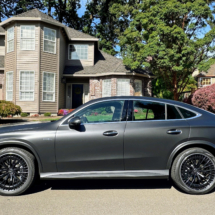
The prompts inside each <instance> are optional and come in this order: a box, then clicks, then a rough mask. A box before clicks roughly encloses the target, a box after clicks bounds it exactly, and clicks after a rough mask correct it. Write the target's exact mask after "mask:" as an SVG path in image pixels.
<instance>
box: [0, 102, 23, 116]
mask: <svg viewBox="0 0 215 215" xmlns="http://www.w3.org/2000/svg"><path fill="white" fill-rule="evenodd" d="M21 112H22V109H21V107H20V106H18V105H15V104H14V103H13V102H9V101H5V100H0V116H1V117H7V116H10V115H12V116H14V115H19V114H21Z"/></svg>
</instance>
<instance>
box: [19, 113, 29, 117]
mask: <svg viewBox="0 0 215 215" xmlns="http://www.w3.org/2000/svg"><path fill="white" fill-rule="evenodd" d="M27 116H29V114H28V113H24V112H22V113H21V117H27Z"/></svg>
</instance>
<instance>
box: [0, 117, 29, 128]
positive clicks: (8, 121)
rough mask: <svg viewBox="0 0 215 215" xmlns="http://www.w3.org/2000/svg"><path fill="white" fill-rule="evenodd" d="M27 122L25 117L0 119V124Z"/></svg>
mask: <svg viewBox="0 0 215 215" xmlns="http://www.w3.org/2000/svg"><path fill="white" fill-rule="evenodd" d="M23 122H29V121H28V120H27V119H14V118H13V119H0V126H4V125H9V124H17V123H23Z"/></svg>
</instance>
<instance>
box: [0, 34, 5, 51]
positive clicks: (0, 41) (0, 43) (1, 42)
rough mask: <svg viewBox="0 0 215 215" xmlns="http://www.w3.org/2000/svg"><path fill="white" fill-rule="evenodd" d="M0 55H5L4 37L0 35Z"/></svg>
mask: <svg viewBox="0 0 215 215" xmlns="http://www.w3.org/2000/svg"><path fill="white" fill-rule="evenodd" d="M0 55H5V36H4V35H0Z"/></svg>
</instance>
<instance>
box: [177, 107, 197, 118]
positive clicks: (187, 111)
mask: <svg viewBox="0 0 215 215" xmlns="http://www.w3.org/2000/svg"><path fill="white" fill-rule="evenodd" d="M178 109H179V110H180V111H181V113H182V115H183V116H184V118H191V117H194V116H196V114H195V113H193V112H191V111H189V110H186V109H184V108H180V107H179V108H178Z"/></svg>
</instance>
